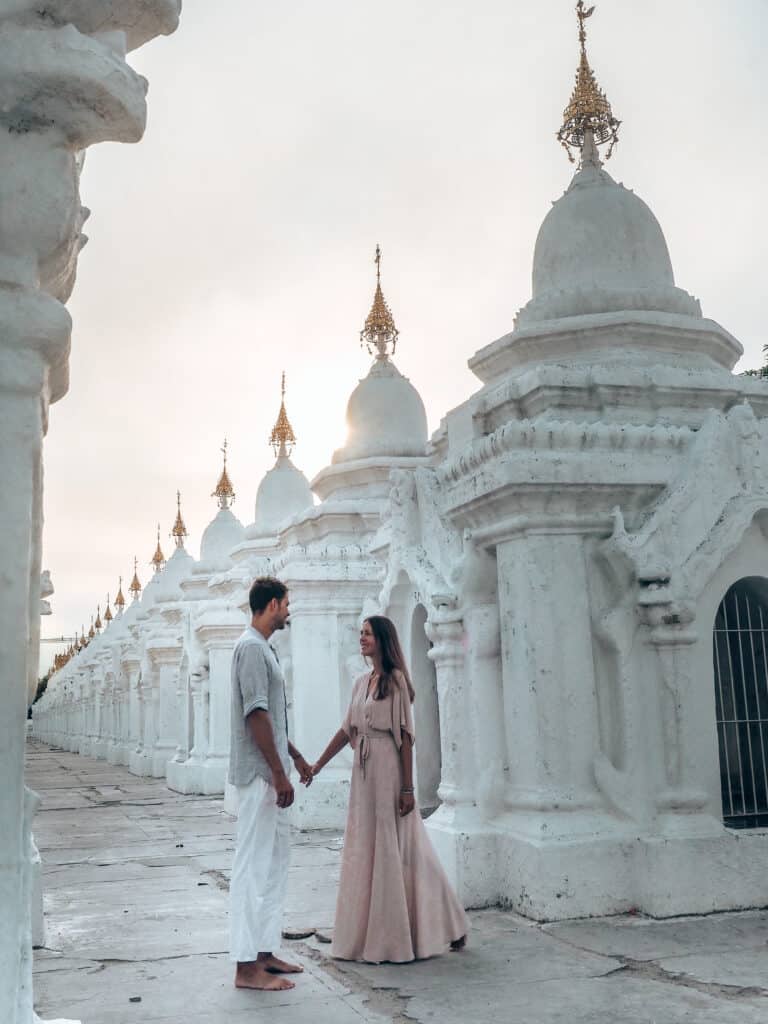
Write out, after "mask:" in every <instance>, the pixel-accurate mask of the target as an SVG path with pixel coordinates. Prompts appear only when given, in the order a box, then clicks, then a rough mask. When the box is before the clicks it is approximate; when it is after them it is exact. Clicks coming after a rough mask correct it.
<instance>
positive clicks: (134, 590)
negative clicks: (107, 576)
mask: <svg viewBox="0 0 768 1024" xmlns="http://www.w3.org/2000/svg"><path fill="white" fill-rule="evenodd" d="M157 543H158V546H159V544H160V537H159V536H158V538H157ZM120 579H122V576H121V577H120ZM128 591H129V593H131V594H133V600H134V601H138V599H139V594H140V593H141V583H140V581H139V560H138V558H135V557H134V559H133V579H132V580H131V585H130V587H128Z"/></svg>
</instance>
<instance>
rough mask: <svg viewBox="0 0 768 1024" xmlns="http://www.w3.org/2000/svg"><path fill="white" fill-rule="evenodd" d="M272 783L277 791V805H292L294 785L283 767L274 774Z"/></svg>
mask: <svg viewBox="0 0 768 1024" xmlns="http://www.w3.org/2000/svg"><path fill="white" fill-rule="evenodd" d="M272 785H273V786H274V787H275V792H276V793H277V801H276V803H277V806H278V807H290V806H291V804H292V803H293V796H294V793H293V786H292V785H291V780H290V779H289V778H288V776H287V775H286V774H285V772H284V771H283V770H282V769H281V770H280V771H279V772H275V773H274V774H273V775H272Z"/></svg>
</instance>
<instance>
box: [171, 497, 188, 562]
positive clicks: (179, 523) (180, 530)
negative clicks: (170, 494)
mask: <svg viewBox="0 0 768 1024" xmlns="http://www.w3.org/2000/svg"><path fill="white" fill-rule="evenodd" d="M171 536H172V537H173V539H174V540H175V541H176V547H177V548H183V547H184V538H185V537H188V536H189V534H188V533H187V528H186V526H185V525H184V520H183V519H182V517H181V491H176V522H175V523H174V524H173V529H172V530H171Z"/></svg>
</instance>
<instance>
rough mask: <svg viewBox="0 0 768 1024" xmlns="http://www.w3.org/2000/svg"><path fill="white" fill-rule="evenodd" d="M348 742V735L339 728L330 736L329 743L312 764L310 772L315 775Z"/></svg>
mask: <svg viewBox="0 0 768 1024" xmlns="http://www.w3.org/2000/svg"><path fill="white" fill-rule="evenodd" d="M348 743H349V736H347V734H346V733H345V732H344V730H343V729H339V731H338V732H337V733H336V734H335V735H334V736H333V737H332V738H331V741H330V743H329V744H328V746H327V747H326V748H325V750H324V751H323V752H322V754H321V755H320V757H319V758H318V759H317V761H315V763H314V764H313V765H312V774H313V775H317V773H318V772H319V771H322V769H323V768H325V766H326V765H327V764H328V762H329V761H332V760H333V759H334V757H336V755H337V754H338V753H339V751H340V750H343V749H344V747H346V745H347V744H348Z"/></svg>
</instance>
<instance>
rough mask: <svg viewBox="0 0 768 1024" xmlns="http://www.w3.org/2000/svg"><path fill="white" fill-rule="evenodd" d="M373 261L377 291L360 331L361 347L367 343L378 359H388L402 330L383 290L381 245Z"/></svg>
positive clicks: (371, 352) (367, 346)
mask: <svg viewBox="0 0 768 1024" xmlns="http://www.w3.org/2000/svg"><path fill="white" fill-rule="evenodd" d="M373 262H374V263H375V264H376V291H375V293H374V296H373V304H372V306H371V311H370V313H369V314H368V316H367V317H366V320H365V326H364V327H363V329H362V331H360V345H361V347H362V346H363V345H365V347H366V348H367V349H368V351H369V353H370V354H371V355H373V353H374V352H375V353H376V358H377V359H386V358H387V357H388V355H389V352H388V347H389V346H390V345H391V346H392V354H393V355H394V353H395V349H396V348H397V337H398V334H399V333H400V332H399V331H398V329H397V327H395V318H394V317H393V316H392V312H391V310H390V308H389V306H388V305H387V302H386V299H385V298H384V293H383V292H382V290H381V247H380V246H379V245H377V246H376V254H375V256H374V258H373Z"/></svg>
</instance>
